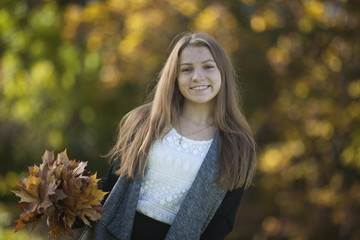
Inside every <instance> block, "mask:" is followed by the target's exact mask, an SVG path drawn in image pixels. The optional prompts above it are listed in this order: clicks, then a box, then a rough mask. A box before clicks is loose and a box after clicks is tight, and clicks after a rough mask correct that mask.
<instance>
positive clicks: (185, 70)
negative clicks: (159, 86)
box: [180, 68, 191, 72]
mask: <svg viewBox="0 0 360 240" xmlns="http://www.w3.org/2000/svg"><path fill="white" fill-rule="evenodd" d="M180 71H181V72H191V68H182V69H181V70H180Z"/></svg>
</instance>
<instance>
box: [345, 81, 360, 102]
mask: <svg viewBox="0 0 360 240" xmlns="http://www.w3.org/2000/svg"><path fill="white" fill-rule="evenodd" d="M347 90H348V94H349V96H350V97H352V98H358V97H360V79H355V80H353V81H351V83H350V84H349V86H348V89H347Z"/></svg>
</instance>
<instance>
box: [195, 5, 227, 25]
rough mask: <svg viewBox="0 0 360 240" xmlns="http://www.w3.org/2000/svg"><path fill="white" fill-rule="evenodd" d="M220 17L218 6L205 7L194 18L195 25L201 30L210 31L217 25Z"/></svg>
mask: <svg viewBox="0 0 360 240" xmlns="http://www.w3.org/2000/svg"><path fill="white" fill-rule="evenodd" d="M220 17H221V16H220V9H219V7H218V6H210V7H207V8H205V9H204V10H203V11H202V12H201V13H200V14H199V16H198V17H197V18H196V19H195V27H196V28H197V29H199V30H201V31H211V30H212V29H214V28H216V27H217V26H218V19H219V18H220Z"/></svg>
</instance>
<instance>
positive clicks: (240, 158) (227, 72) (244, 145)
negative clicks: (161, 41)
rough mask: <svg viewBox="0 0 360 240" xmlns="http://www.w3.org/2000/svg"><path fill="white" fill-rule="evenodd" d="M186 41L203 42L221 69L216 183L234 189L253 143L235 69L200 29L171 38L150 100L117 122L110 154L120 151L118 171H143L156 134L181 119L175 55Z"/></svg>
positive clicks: (247, 181) (243, 178) (242, 179)
mask: <svg viewBox="0 0 360 240" xmlns="http://www.w3.org/2000/svg"><path fill="white" fill-rule="evenodd" d="M187 46H205V47H207V48H208V49H209V50H210V52H211V53H212V55H213V57H214V60H215V62H216V64H217V67H218V69H219V70H220V73H221V87H220V91H219V93H218V95H217V97H216V99H217V100H216V103H215V111H214V119H215V123H216V125H217V128H218V136H219V146H218V149H219V150H218V160H217V161H218V166H219V172H218V179H217V184H219V185H220V186H222V187H224V188H228V189H230V190H233V189H235V188H238V187H241V186H245V187H246V188H247V187H249V186H250V185H251V182H252V179H253V177H254V175H255V169H256V143H255V140H254V138H253V136H252V133H251V130H250V127H249V125H248V123H247V121H246V119H245V117H244V115H243V114H242V112H241V110H240V104H239V97H238V90H237V84H236V79H235V76H236V74H235V71H234V68H233V65H232V64H231V62H230V60H229V58H228V56H227V55H226V53H225V51H224V49H223V48H222V47H221V45H220V44H219V43H218V42H217V41H216V40H215V39H214V38H212V37H210V36H209V35H207V34H204V33H192V34H191V33H186V34H184V35H182V36H181V38H180V39H179V40H178V41H177V42H176V43H175V45H174V47H173V49H172V51H171V53H170V55H169V57H168V59H167V61H166V63H165V65H164V67H163V69H162V70H161V72H160V74H159V79H158V82H157V85H156V87H155V92H154V96H153V100H152V101H150V103H148V104H145V105H142V106H140V107H138V108H136V109H134V110H132V111H131V112H129V113H128V114H127V115H126V116H125V117H124V118H123V119H122V120H121V122H120V124H119V130H118V136H117V140H116V143H115V145H114V147H113V148H112V149H111V150H110V151H109V153H108V156H109V157H110V158H111V159H115V158H117V157H118V156H119V154H120V156H121V161H120V168H119V170H118V171H117V173H118V174H120V175H122V176H125V177H129V178H134V177H135V175H136V174H138V173H141V174H142V175H144V172H145V166H146V161H147V155H148V153H149V150H150V147H151V146H152V145H153V143H154V141H155V140H156V139H159V138H161V137H162V136H163V135H164V131H165V130H166V129H169V127H170V125H172V124H174V123H176V121H177V120H178V119H179V114H180V110H181V106H182V104H183V101H184V99H183V96H182V95H181V93H180V91H179V90H178V85H177V76H178V71H179V56H180V54H181V51H182V50H183V49H184V48H185V47H187Z"/></svg>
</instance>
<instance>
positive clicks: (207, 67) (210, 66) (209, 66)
mask: <svg viewBox="0 0 360 240" xmlns="http://www.w3.org/2000/svg"><path fill="white" fill-rule="evenodd" d="M204 68H205V69H211V68H214V66H212V65H205V66H204Z"/></svg>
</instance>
